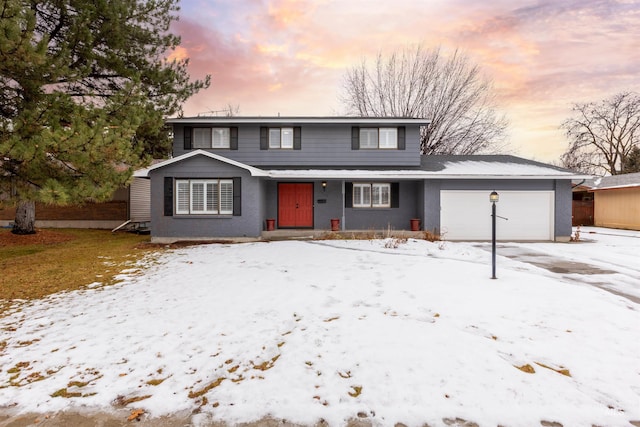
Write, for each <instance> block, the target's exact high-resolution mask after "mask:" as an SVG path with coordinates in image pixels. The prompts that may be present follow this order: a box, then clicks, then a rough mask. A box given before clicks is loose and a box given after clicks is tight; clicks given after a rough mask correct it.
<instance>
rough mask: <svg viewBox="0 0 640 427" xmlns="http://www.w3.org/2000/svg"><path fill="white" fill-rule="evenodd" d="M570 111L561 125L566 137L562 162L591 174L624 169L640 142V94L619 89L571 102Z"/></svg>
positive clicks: (610, 172) (609, 172) (616, 171)
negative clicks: (595, 98)
mask: <svg viewBox="0 0 640 427" xmlns="http://www.w3.org/2000/svg"><path fill="white" fill-rule="evenodd" d="M573 112H574V117H572V118H570V119H567V120H565V121H564V123H562V126H561V128H562V129H564V130H565V132H566V135H567V138H568V139H569V147H568V148H567V150H566V151H565V153H564V154H563V155H562V158H561V160H562V164H563V165H564V166H565V167H568V168H571V169H575V170H580V171H583V172H587V173H593V174H607V173H608V174H611V175H617V174H619V173H624V169H625V163H626V162H627V161H628V158H629V156H630V154H631V152H632V151H633V150H634V147H638V146H639V145H640V133H639V132H640V96H639V95H638V94H636V93H633V92H622V93H619V94H616V95H614V96H612V97H611V98H608V99H605V100H602V101H599V102H588V103H585V104H574V106H573ZM636 149H637V148H636Z"/></svg>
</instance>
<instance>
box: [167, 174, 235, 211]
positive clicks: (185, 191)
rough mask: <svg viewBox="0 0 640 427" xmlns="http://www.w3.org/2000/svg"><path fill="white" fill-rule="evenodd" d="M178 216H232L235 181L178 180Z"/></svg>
mask: <svg viewBox="0 0 640 427" xmlns="http://www.w3.org/2000/svg"><path fill="white" fill-rule="evenodd" d="M175 201H176V214H178V215H232V214H233V180H231V179H177V180H176V199H175Z"/></svg>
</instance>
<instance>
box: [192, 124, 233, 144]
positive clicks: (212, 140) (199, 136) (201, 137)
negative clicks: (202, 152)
mask: <svg viewBox="0 0 640 427" xmlns="http://www.w3.org/2000/svg"><path fill="white" fill-rule="evenodd" d="M191 144H192V148H231V128H225V127H194V128H193V141H192V143H191Z"/></svg>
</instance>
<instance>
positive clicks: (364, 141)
mask: <svg viewBox="0 0 640 427" xmlns="http://www.w3.org/2000/svg"><path fill="white" fill-rule="evenodd" d="M168 123H169V124H171V125H172V126H173V135H174V141H173V155H174V157H173V158H171V159H169V160H166V161H163V162H161V163H158V164H156V165H154V166H152V167H150V168H148V169H146V170H144V171H141V172H140V173H139V174H138V175H139V176H146V177H148V178H150V179H151V235H152V239H153V241H156V242H169V241H175V240H181V239H182V240H187V239H188V240H194V239H216V238H224V237H260V236H261V235H262V234H263V232H264V231H265V230H267V228H268V227H275V228H277V229H287V228H289V229H316V230H328V229H329V228H330V227H331V221H332V220H333V225H334V226H337V224H338V223H339V228H340V229H341V230H383V229H389V228H391V229H394V230H408V229H409V227H410V221H411V220H412V219H413V220H414V221H413V223H414V225H415V224H416V223H417V221H416V220H419V222H420V229H422V230H428V231H431V232H433V233H436V234H441V235H443V237H444V238H446V239H450V240H486V239H489V238H490V236H491V230H490V211H491V205H490V203H489V194H490V193H491V192H492V191H497V192H498V193H499V195H500V199H499V202H498V203H499V205H498V212H499V215H500V216H501V217H503V218H508V220H506V219H503V220H501V222H500V224H499V227H498V238H499V239H501V240H508V239H517V240H558V241H562V240H568V239H569V237H570V235H571V181H572V179H580V178H582V176H579V175H576V174H574V173H572V172H571V171H568V170H565V169H561V168H557V167H554V166H550V165H545V164H542V163H538V162H533V161H528V160H525V159H521V158H518V157H514V156H421V155H420V127H421V126H425V125H427V124H428V121H427V120H425V119H411V118H358V117H206V118H205V117H192V118H175V119H170V120H168Z"/></svg>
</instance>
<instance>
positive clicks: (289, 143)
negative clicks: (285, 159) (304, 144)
mask: <svg viewBox="0 0 640 427" xmlns="http://www.w3.org/2000/svg"><path fill="white" fill-rule="evenodd" d="M269 148H282V149H288V150H292V149H293V128H269Z"/></svg>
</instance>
